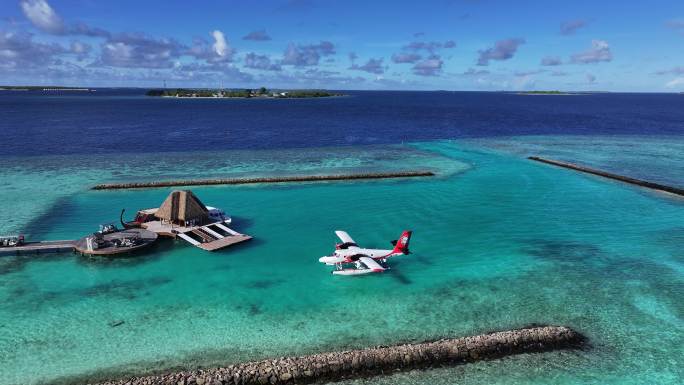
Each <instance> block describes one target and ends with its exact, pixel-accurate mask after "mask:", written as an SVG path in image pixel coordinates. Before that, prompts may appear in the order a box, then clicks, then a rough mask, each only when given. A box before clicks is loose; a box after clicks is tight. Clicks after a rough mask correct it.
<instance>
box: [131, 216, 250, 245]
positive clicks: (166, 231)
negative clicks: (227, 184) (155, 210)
mask: <svg viewBox="0 0 684 385" xmlns="http://www.w3.org/2000/svg"><path fill="white" fill-rule="evenodd" d="M142 226H143V227H144V228H145V229H147V230H149V231H152V232H155V233H157V234H158V235H160V236H165V237H171V238H179V239H182V240H184V241H186V242H187V243H189V244H191V245H193V246H195V247H198V248H200V249H202V250H206V251H216V250H220V249H223V248H226V247H229V246H232V245H235V244H238V243H241V242H245V241H249V240H250V239H252V237H251V236H249V235H246V234H241V233H239V232H237V231H235V230H233V229H231V228H229V227H228V226H227V223H226V222H214V223H209V224H204V225H198V226H179V225H172V224H169V223H165V222H162V221H151V222H146V223H143V224H142Z"/></svg>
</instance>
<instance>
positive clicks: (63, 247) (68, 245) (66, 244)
mask: <svg viewBox="0 0 684 385" xmlns="http://www.w3.org/2000/svg"><path fill="white" fill-rule="evenodd" d="M75 246H76V241H71V240H67V241H46V242H28V243H26V244H23V245H21V246H13V247H0V255H24V254H45V253H62V252H70V251H74V248H75Z"/></svg>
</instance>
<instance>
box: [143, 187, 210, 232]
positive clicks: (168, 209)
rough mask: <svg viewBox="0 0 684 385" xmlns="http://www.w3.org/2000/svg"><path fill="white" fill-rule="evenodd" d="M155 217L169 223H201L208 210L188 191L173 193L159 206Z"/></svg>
mask: <svg viewBox="0 0 684 385" xmlns="http://www.w3.org/2000/svg"><path fill="white" fill-rule="evenodd" d="M154 216H155V217H157V218H159V219H161V220H163V221H168V222H171V223H177V224H183V225H186V224H187V223H188V222H190V221H196V222H197V223H202V222H203V221H204V220H205V219H207V217H208V216H209V210H207V207H206V206H205V205H204V203H202V201H200V200H199V199H198V198H197V197H196V196H195V194H193V193H192V191H190V190H180V191H174V192H172V193H171V194H169V196H168V197H167V198H166V200H165V201H164V203H162V205H161V206H159V210H157V212H156V213H155V214H154Z"/></svg>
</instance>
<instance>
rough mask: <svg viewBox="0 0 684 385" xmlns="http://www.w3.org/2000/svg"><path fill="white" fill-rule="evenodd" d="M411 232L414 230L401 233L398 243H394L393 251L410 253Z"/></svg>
mask: <svg viewBox="0 0 684 385" xmlns="http://www.w3.org/2000/svg"><path fill="white" fill-rule="evenodd" d="M411 233H412V232H411V231H409V230H406V231H404V232H403V233H401V237H399V239H397V240H396V244H395V245H394V250H392V253H402V254H408V253H409V241H410V240H411Z"/></svg>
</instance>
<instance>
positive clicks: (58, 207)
mask: <svg viewBox="0 0 684 385" xmlns="http://www.w3.org/2000/svg"><path fill="white" fill-rule="evenodd" d="M74 209H75V206H74V204H73V202H72V200H71V197H61V198H58V199H57V200H56V201H55V202H54V203H53V204H52V206H50V208H48V209H47V210H45V212H43V213H42V214H39V215H38V216H36V217H35V218H33V219H31V221H29V222H28V223H27V224H26V225H25V226H24V233H26V234H30V235H35V236H38V237H40V236H42V235H43V234H45V231H46V229H51V228H54V227H55V226H56V225H57V224H58V223H59V222H60V221H61V220H62V218H64V217H66V216H67V214H68V213H69V212H71V211H74Z"/></svg>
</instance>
